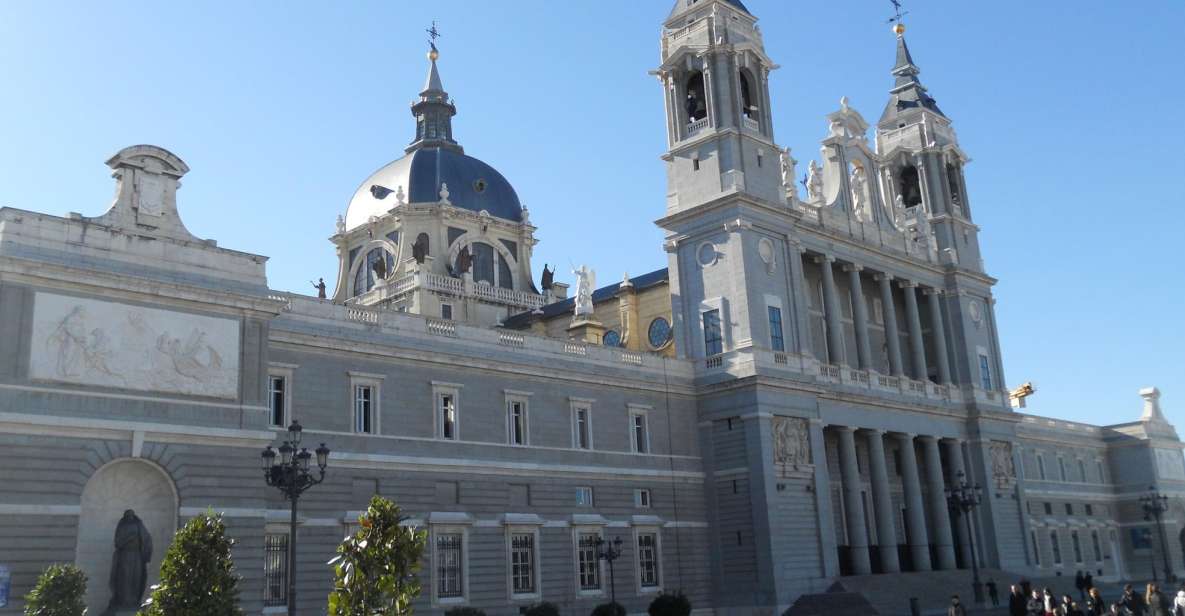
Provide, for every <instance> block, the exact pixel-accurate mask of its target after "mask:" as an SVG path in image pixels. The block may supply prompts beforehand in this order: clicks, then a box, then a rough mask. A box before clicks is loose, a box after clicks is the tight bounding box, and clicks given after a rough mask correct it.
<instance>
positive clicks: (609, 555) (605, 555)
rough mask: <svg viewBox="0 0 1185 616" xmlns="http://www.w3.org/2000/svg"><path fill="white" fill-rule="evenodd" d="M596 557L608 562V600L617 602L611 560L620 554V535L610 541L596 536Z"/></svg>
mask: <svg viewBox="0 0 1185 616" xmlns="http://www.w3.org/2000/svg"><path fill="white" fill-rule="evenodd" d="M596 545H597V558H598V559H600V560H604V561H606V562H608V563H609V601H611V602H613V603H617V587H616V586H615V585H614V579H613V561H615V560H617V558H618V557H620V556H621V537H617V538H615V539H613V541H612V542H608V541H605V539H604V537H597V543H596Z"/></svg>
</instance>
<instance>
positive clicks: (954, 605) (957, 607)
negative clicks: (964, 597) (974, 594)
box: [946, 595, 967, 616]
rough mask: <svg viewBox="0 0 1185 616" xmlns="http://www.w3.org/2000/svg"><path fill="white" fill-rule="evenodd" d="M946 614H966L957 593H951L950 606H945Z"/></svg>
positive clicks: (959, 615)
mask: <svg viewBox="0 0 1185 616" xmlns="http://www.w3.org/2000/svg"><path fill="white" fill-rule="evenodd" d="M946 616H967V610H966V608H964V607H963V604H962V602H961V601H959V595H951V597H950V607H948V608H946Z"/></svg>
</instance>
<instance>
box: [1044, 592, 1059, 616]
mask: <svg viewBox="0 0 1185 616" xmlns="http://www.w3.org/2000/svg"><path fill="white" fill-rule="evenodd" d="M1041 600H1042V601H1044V602H1045V616H1057V612H1056V611H1055V610H1057V606H1058V602H1057V596H1056V595H1054V594H1053V590H1052V589H1050V588H1049V587H1046V588H1045V591H1044V592H1042V593H1041Z"/></svg>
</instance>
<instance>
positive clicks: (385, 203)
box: [346, 147, 523, 229]
mask: <svg viewBox="0 0 1185 616" xmlns="http://www.w3.org/2000/svg"><path fill="white" fill-rule="evenodd" d="M444 184H447V185H448V191H449V201H450V202H451V203H452V204H453V205H454V206H455V207H459V208H464V209H466V210H469V211H471V212H480V211H482V210H485V211H487V212H489V213H490V215H491V216H495V217H497V218H502V219H505V220H511V221H514V222H521V221H522V218H523V208H522V204H521V203H519V200H518V193H516V192H515V191H514V187H513V186H511V185H510V182H507V181H506V178H505V177H502V174H501V173H498V170H497V169H494V168H493V167H491V166H489V165H487V164H486V163H484V162H482V161H480V160H478V159H476V158H473V157H472V156H466V155H465V154H463V153H462V152H460V151H458V149H457V148H447V147H424V148H419V149H416V150H413V151H412V152H411V153H410V154H408V155H407V156H404V157H403V158H400V159H399V160H397V161H395V162H393V163H390V164H388V165H387V166H385V167H383V168H382V169H379V170H378V171H376V172H374V173H373V174H372V175H371V176H370V177H369V178H367V179H366V181H365V182H363V183H362V185H361V186H359V187H358V191H357V192H355V193H354V198H353V199H351V200H350V206H349V208H348V209H347V210H346V228H347V229H353V228H355V227H358V226H360V225H363V224H365V223H366V221H367V220H369V219H370V217H371V216H382V215H383V214H386V213H387V211H389V210H390V209H391V208H393V207H395V203H396V201H395V195H394V194H389V195H386V196H385V198H383V199H379V198H377V197H376V196H375V194H374V192H373V191H372V190H371V186H375V185H378V186H382V187H384V188H387V189H390V190H391V191H397V190H398V189H399V188H400V187H402V188H403V190H404V193H405V195H406V200H407V202H409V203H434V202H437V201H440V187H441V186H442V185H444ZM379 194H382V192H381V191H380V192H379Z"/></svg>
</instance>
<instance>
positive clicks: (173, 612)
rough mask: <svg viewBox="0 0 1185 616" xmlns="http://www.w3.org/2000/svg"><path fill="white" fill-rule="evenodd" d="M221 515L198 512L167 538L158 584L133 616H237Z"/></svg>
mask: <svg viewBox="0 0 1185 616" xmlns="http://www.w3.org/2000/svg"><path fill="white" fill-rule="evenodd" d="M232 546H234V540H233V539H231V538H230V537H227V536H226V524H224V523H223V522H222V516H221V515H214V513H213V512H207V513H203V514H201V515H198V516H196V517H194V518H193V519H192V520H190V521H189V522H187V523H186V524H185V526H184V527H183V528H182V529H181V530H179V531H177V534H176V535H174V536H173V543H172V545H170V546H169V549H168V551H167V552H165V558H164V561H163V562H161V565H160V583H159V584H157V585H155V586H153V587H152V594H151V596H149V597H148V600H147V601H145V602H144V607H143V609H141V610H140V612H139V614H138V615H137V616H242V615H243V611H242V610H241V609H239V576H238V574H236V573H235V564H234V560H232V559H231V555H230V551H231V547H232Z"/></svg>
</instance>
